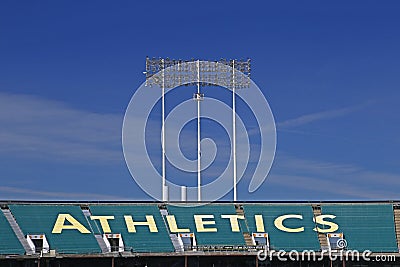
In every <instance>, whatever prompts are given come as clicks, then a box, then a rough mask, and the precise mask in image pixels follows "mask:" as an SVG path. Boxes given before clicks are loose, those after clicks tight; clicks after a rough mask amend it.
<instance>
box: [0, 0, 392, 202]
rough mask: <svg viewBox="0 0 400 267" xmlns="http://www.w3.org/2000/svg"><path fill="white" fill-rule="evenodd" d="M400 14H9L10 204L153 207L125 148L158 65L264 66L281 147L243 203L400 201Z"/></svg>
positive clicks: (270, 5) (1, 158) (292, 5)
mask: <svg viewBox="0 0 400 267" xmlns="http://www.w3.org/2000/svg"><path fill="white" fill-rule="evenodd" d="M399 12H400V3H398V1H384V2H382V1H379V2H378V1H351V2H349V1H334V2H330V3H322V2H321V1H307V2H300V1H274V2H273V1H260V2H251V1H246V2H243V1H238V2H233V1H201V2H190V1H182V2H174V1H168V2H166V1H160V2H154V1H148V2H147V1H140V2H138V1H118V2H115V1H114V2H112V1H40V2H37V1H18V2H16V1H2V2H1V3H0V182H1V183H0V199H42V200H105V199H107V200H114V199H130V200H144V199H149V197H148V196H147V195H146V194H145V193H144V192H142V191H141V190H140V189H139V188H138V186H137V185H136V184H135V182H134V181H133V179H132V178H131V176H130V174H129V171H128V169H127V167H126V164H125V161H124V158H123V153H122V148H121V128H122V120H123V115H124V112H125V109H126V107H127V105H128V103H129V100H130V98H131V97H132V95H133V93H134V92H135V90H136V88H138V87H139V86H140V84H141V83H142V82H143V81H144V76H143V74H142V71H143V70H144V64H145V57H146V56H155V57H170V58H182V59H191V58H201V59H211V60H213V59H219V58H246V57H249V58H251V59H252V79H253V80H254V81H255V82H256V83H257V85H258V86H259V87H260V88H261V89H262V91H263V93H264V95H265V97H266V98H267V100H268V102H269V104H270V106H271V109H272V111H273V114H274V116H275V120H276V125H277V137H278V141H277V151H276V158H275V162H274V164H273V167H272V169H271V172H270V175H269V177H268V179H267V180H266V181H265V182H264V184H263V185H262V186H261V188H260V189H259V190H258V191H256V192H254V193H252V194H250V193H248V192H247V188H248V182H249V180H248V179H247V180H246V179H244V180H243V181H242V182H241V183H240V184H239V199H241V200H354V199H359V200H371V199H399V193H398V192H400V153H399V151H400V137H399V133H400V123H399V122H400V112H399V111H400V110H399V104H398V103H399V101H400V92H399V87H400V86H399V85H400V75H399V73H400V49H399V47H400V34H399V29H400V17H399V16H398V14H399ZM167 108H168V107H167ZM189 130H190V129H189ZM189 150H190V149H189ZM186 152H187V153H188V154H190V153H191V152H190V151H186ZM230 198H231V196H227V199H230Z"/></svg>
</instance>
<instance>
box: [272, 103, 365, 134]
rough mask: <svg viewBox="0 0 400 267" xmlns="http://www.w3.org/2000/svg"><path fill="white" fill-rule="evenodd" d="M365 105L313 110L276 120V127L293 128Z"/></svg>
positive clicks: (345, 113) (346, 112)
mask: <svg viewBox="0 0 400 267" xmlns="http://www.w3.org/2000/svg"><path fill="white" fill-rule="evenodd" d="M365 106H366V104H363V105H357V106H352V107H345V108H340V109H333V110H326V111H320V112H315V113H311V114H306V115H302V116H300V117H297V118H294V119H289V120H285V121H282V122H278V123H277V127H278V129H287V128H293V127H297V126H301V125H305V124H308V123H312V122H316V121H322V120H328V119H333V118H337V117H342V116H345V115H347V114H349V113H352V112H355V111H358V110H360V109H362V108H364V107H365Z"/></svg>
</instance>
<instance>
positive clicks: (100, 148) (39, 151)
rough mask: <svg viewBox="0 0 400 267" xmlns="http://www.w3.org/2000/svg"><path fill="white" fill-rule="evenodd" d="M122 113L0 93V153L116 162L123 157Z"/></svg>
mask: <svg viewBox="0 0 400 267" xmlns="http://www.w3.org/2000/svg"><path fill="white" fill-rule="evenodd" d="M122 119H123V117H122V115H119V114H99V113H94V112H90V111H85V110H78V109H74V108H71V107H68V106H66V105H65V104H63V103H61V102H57V101H53V100H46V99H42V98H38V97H34V96H30V95H14V94H6V93H0V129H1V130H0V151H1V152H0V153H1V154H3V155H7V156H18V157H35V158H41V157H45V158H51V159H56V160H78V161H81V160H85V162H92V161H95V162H98V161H101V162H113V161H116V160H121V159H122V152H121V141H120V139H121V126H122Z"/></svg>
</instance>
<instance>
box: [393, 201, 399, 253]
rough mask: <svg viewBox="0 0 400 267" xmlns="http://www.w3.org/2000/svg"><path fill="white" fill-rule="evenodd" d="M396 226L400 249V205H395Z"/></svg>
mask: <svg viewBox="0 0 400 267" xmlns="http://www.w3.org/2000/svg"><path fill="white" fill-rule="evenodd" d="M393 214H394V226H395V228H396V239H397V247H398V248H399V250H400V206H393Z"/></svg>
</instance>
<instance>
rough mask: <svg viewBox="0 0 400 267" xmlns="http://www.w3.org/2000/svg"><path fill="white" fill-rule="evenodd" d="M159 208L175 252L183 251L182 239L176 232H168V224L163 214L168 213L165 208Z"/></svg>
mask: <svg viewBox="0 0 400 267" xmlns="http://www.w3.org/2000/svg"><path fill="white" fill-rule="evenodd" d="M159 209H160V213H161V216H162V218H163V221H164V224H165V227H166V229H167V231H168V233H169V238H170V239H171V242H172V245H173V246H174V249H175V251H176V252H184V250H185V249H184V246H183V242H182V239H180V238H179V237H178V235H177V234H172V233H170V232H169V226H168V224H167V222H166V221H165V216H167V215H168V214H169V213H168V210H167V208H166V207H159Z"/></svg>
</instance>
